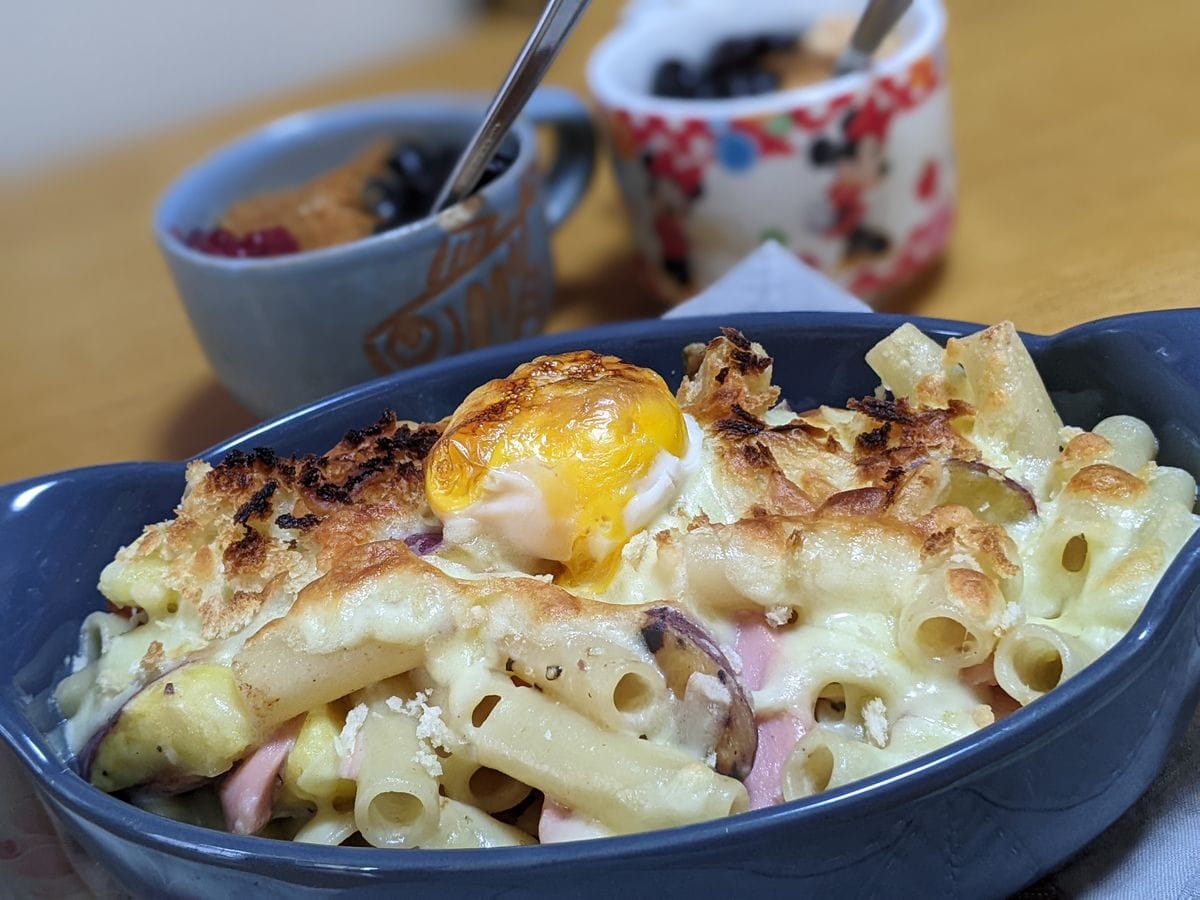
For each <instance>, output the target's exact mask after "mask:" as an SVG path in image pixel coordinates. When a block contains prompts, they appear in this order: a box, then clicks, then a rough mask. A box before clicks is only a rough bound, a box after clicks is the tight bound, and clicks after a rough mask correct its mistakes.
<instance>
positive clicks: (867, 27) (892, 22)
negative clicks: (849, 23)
mask: <svg viewBox="0 0 1200 900" xmlns="http://www.w3.org/2000/svg"><path fill="white" fill-rule="evenodd" d="M911 5H912V0H868V2H867V8H866V9H864V10H863V14H862V16H861V17H860V18H859V20H858V24H857V25H855V26H854V34H852V35H851V36H850V46H849V47H847V48H846V49H845V50H843V51H842V53H841V55H840V56H839V57H838V58H837V62H835V63H834V64H833V74H834V75H848V74H850V73H851V72H859V71H862V70H863V69H866V68H869V67H870V65H871V57H872V56H874V55H875V51H876V50H878V49H879V45H880V44H882V43H883V39H884V38H885V37H887V36H888V32H890V31H891V30H892V29H893V28H894V27H895V26H896V23H897V22H899V21H900V17H901V16H902V15H904V12H905V10H907V9H908V8H909V6H911Z"/></svg>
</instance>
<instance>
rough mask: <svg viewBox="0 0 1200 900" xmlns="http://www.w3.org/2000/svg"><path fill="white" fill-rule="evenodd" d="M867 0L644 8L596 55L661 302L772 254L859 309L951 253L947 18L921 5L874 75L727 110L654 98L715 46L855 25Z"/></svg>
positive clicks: (728, 103) (710, 2)
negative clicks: (671, 74) (674, 73)
mask: <svg viewBox="0 0 1200 900" xmlns="http://www.w3.org/2000/svg"><path fill="white" fill-rule="evenodd" d="M862 6H863V3H862V0H809V2H806V3H804V4H798V3H796V2H794V0H790V2H785V0H757V2H753V3H731V2H728V0H687V2H676V3H671V4H666V3H663V4H660V5H658V6H650V5H648V4H642V5H641V6H639V7H638V8H637V11H636V14H631V15H629V16H627V18H626V21H625V23H624V24H623V25H622V26H621V27H620V28H619V29H618V30H617V31H615V32H613V33H612V34H610V35H609V36H608V37H607V38H606V39H605V40H604V41H603V42H602V43H601V44H600V45H599V47H597V49H596V51H595V52H594V53H593V54H592V57H591V60H590V61H589V64H588V82H589V86H590V88H591V90H592V93H593V94H594V96H595V97H596V99H597V101H598V103H599V105H600V108H601V111H602V113H603V119H604V121H605V123H606V126H607V129H608V132H609V136H610V146H611V149H612V152H613V159H614V166H615V168H616V173H617V179H618V182H619V184H620V187H621V192H622V194H623V195H624V198H625V202H626V206H627V208H628V211H629V214H630V217H631V219H632V225H633V229H634V234H635V240H636V245H637V249H638V255H639V257H640V259H641V262H642V264H643V266H644V268H645V271H646V273H647V275H648V276H649V280H650V283H651V285H652V286H653V288H654V289H655V291H656V292H657V293H658V294H659V295H660V296H662V297H663V298H664V299H666V300H668V301H676V300H680V299H683V298H684V297H687V296H690V295H691V294H693V293H695V292H696V291H697V290H699V289H702V288H704V287H705V286H707V285H708V284H711V283H712V282H713V281H714V280H716V279H717V278H718V277H720V275H721V274H722V273H723V272H725V271H726V270H727V269H728V268H730V267H731V266H732V265H733V264H734V263H736V262H737V261H738V260H739V259H741V258H742V257H744V256H745V255H746V254H747V253H749V252H750V251H751V250H753V249H754V248H755V247H756V246H758V245H759V244H761V243H762V242H763V241H765V240H776V241H778V242H780V243H781V244H783V245H784V246H785V247H787V248H788V249H789V250H791V251H792V252H793V253H795V254H796V255H797V256H798V257H799V258H800V259H802V260H804V261H805V262H807V263H809V264H810V265H812V266H814V267H815V268H818V269H820V270H821V271H823V272H824V273H826V274H827V275H829V276H830V277H831V278H833V279H835V280H836V281H838V282H840V283H841V284H843V285H845V286H846V287H847V288H848V289H849V290H851V291H852V292H853V293H855V294H857V295H858V296H860V297H863V298H865V299H868V300H872V299H876V300H877V299H878V298H880V297H882V296H885V295H886V294H888V293H889V292H892V291H894V290H895V289H897V288H899V287H900V286H902V285H903V284H905V283H906V282H908V281H910V280H911V279H912V278H913V277H914V276H916V275H917V274H919V273H920V272H921V271H922V270H924V269H925V268H926V267H928V266H929V265H930V264H931V263H933V262H934V261H935V260H936V259H937V258H938V257H939V256H940V255H941V254H942V252H943V250H944V249H945V246H946V243H947V240H948V238H949V234H950V229H951V225H952V223H953V220H954V202H955V180H956V179H955V164H954V154H953V147H952V143H951V134H950V103H949V92H948V88H947V83H946V59H945V46H944V39H945V29H946V17H945V12H944V10H943V8H942V6H941V3H940V2H939V0H915V2H914V3H913V5H912V7H911V8H910V10H909V11H908V13H907V14H906V15H905V17H904V18H903V19H902V20H901V22H900V24H899V26H898V27H897V32H898V36H899V38H900V44H899V48H898V49H897V50H896V51H895V52H894V53H892V54H890V55H888V56H886V57H885V58H883V59H881V60H880V61H879V62H877V63H876V64H875V65H874V67H873V68H872V70H871V71H869V72H865V73H857V74H853V75H847V76H844V77H841V78H835V79H830V80H827V81H823V82H820V83H818V84H813V85H807V86H804V87H799V88H795V89H792V90H787V91H776V92H772V93H769V94H762V95H758V96H752V97H743V98H736V99H728V100H679V99H671V98H663V97H656V96H653V95H652V94H651V93H650V84H651V81H652V78H653V75H654V71H655V69H656V67H657V66H658V65H659V64H660V63H661V62H662V61H664V60H666V59H670V58H675V59H681V60H684V61H686V62H691V63H697V62H700V61H701V59H702V57H703V56H704V55H705V54H706V53H707V52H708V51H709V50H710V49H711V48H712V47H713V46H715V45H716V44H717V43H718V42H720V41H721V40H723V39H725V38H729V37H738V36H747V35H752V34H757V33H763V32H786V31H793V32H795V31H799V30H800V29H802V28H803V27H805V26H806V25H809V24H811V23H813V22H815V21H817V20H820V19H822V18H824V17H828V16H835V15H840V16H847V15H856V14H857V13H858V12H859V11H860V10H861V8H862Z"/></svg>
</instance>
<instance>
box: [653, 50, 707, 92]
mask: <svg viewBox="0 0 1200 900" xmlns="http://www.w3.org/2000/svg"><path fill="white" fill-rule="evenodd" d="M699 81H700V75H699V73H698V72H697V71H696V70H695V69H693V68H692V67H691V66H689V65H688V64H687V63H685V62H683V61H682V60H678V59H668V60H667V61H666V62H664V63H661V64H660V65H659V66H658V68H657V69H655V71H654V81H653V83H652V85H651V88H650V92H651V93H652V94H654V95H655V96H657V97H677V98H681V99H685V100H686V99H688V98H690V97H694V96H696V87H697V85H698V83H699Z"/></svg>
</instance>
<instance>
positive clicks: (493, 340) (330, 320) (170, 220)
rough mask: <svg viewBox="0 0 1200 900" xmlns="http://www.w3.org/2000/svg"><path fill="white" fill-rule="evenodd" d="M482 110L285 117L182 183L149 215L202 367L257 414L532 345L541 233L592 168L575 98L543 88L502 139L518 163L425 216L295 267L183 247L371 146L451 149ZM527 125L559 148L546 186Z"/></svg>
mask: <svg viewBox="0 0 1200 900" xmlns="http://www.w3.org/2000/svg"><path fill="white" fill-rule="evenodd" d="M482 112H483V104H482V102H481V101H480V100H479V99H477V98H467V97H463V96H424V97H419V96H402V97H394V98H388V99H380V100H373V101H369V102H364V103H356V104H350V105H344V106H337V107H331V108H328V109H322V110H315V111H312V112H304V113H298V114H296V115H293V116H289V117H287V118H284V119H280V120H278V121H276V122H274V123H272V124H270V125H267V126H266V127H264V128H263V129H261V130H259V131H256V132H254V133H253V134H250V135H248V136H247V137H245V138H242V139H241V140H239V141H237V142H235V143H233V144H231V145H229V146H227V147H225V148H223V149H222V150H220V151H218V152H217V153H215V154H213V155H212V156H210V157H208V158H207V159H205V160H204V161H202V162H201V163H199V164H198V165H197V166H195V167H194V168H192V169H191V170H189V171H188V172H186V173H185V174H184V175H183V176H182V177H181V178H180V179H179V180H178V181H176V182H175V183H174V184H173V185H172V186H171V188H170V189H169V190H168V191H167V193H166V194H165V196H164V197H163V198H162V200H161V201H160V203H159V206H158V209H157V211H156V213H155V235H156V238H157V240H158V245H159V247H160V249H161V250H162V252H163V255H164V256H165V257H166V260H167V264H168V266H169V267H170V270H171V275H172V277H173V278H174V280H175V284H176V287H177V288H178V289H179V293H180V295H181V296H182V297H183V301H184V305H185V307H186V308H187V313H188V316H189V318H190V319H191V322H192V326H193V328H194V329H195V331H196V335H197V337H198V338H199V340H200V344H201V346H202V347H203V348H204V352H205V355H206V356H207V357H208V360H209V362H210V363H211V364H212V367H213V369H215V370H216V373H217V376H218V377H219V378H220V380H221V381H222V383H224V384H225V386H226V387H228V388H229V390H230V391H231V392H232V393H233V394H234V395H235V396H236V397H237V398H238V399H239V400H240V401H241V402H242V403H244V404H245V405H246V406H247V407H249V408H250V409H251V410H253V411H254V412H256V413H258V414H260V415H268V414H272V413H276V412H280V411H282V410H285V409H289V408H291V407H293V406H297V405H299V404H301V403H304V402H306V401H309V400H313V399H315V398H317V397H320V396H322V395H324V394H327V393H330V392H332V391H335V390H338V389H339V388H343V387H347V386H349V385H351V384H356V383H358V382H361V381H365V380H367V379H370V378H372V377H375V376H377V375H384V374H387V373H388V372H392V371H395V370H398V369H403V368H408V367H410V366H414V365H418V364H420V363H424V362H429V361H430V360H433V359H437V358H439V357H442V356H447V355H450V354H453V353H459V352H462V351H464V350H470V349H475V348H477V347H483V346H487V345H489V344H498V343H503V342H505V341H510V340H514V339H517V338H521V337H529V336H531V335H534V334H536V333H538V332H539V331H540V330H541V328H542V325H543V324H544V322H545V319H546V316H547V314H548V313H549V310H550V304H551V300H552V293H553V278H554V270H553V265H552V262H551V258H550V243H549V239H550V233H551V231H553V229H554V228H556V227H557V226H558V225H559V224H561V223H562V221H563V220H564V219H565V218H566V217H567V215H568V214H569V213H570V212H571V210H572V209H574V207H575V205H576V204H577V203H578V201H579V199H580V197H581V196H582V195H583V193H584V191H585V190H586V188H587V185H588V182H589V180H590V178H591V174H592V168H593V163H594V155H595V151H594V144H595V140H594V132H593V128H592V124H591V121H590V120H589V117H588V113H587V109H586V108H585V107H584V105H583V104H582V102H581V101H580V100H579V99H578V98H577V97H575V95H573V94H571V93H569V92H567V91H563V90H558V89H553V88H544V89H542V90H540V91H538V93H537V94H536V95H535V96H534V99H533V101H532V102H531V103H530V105H529V107H528V108H527V110H526V114H525V115H524V116H523V117H522V119H521V120H520V121H519V122H518V123H517V125H516V127H515V128H514V129H513V131H512V132H511V133H510V134H509V136H508V137H507V138H506V147H507V148H508V149H510V150H511V151H513V152H515V161H514V162H513V163H512V165H511V166H510V167H509V169H508V170H507V171H505V172H504V174H502V175H501V176H500V177H499V178H497V179H496V180H495V181H493V182H491V183H490V184H488V185H487V186H486V187H485V188H483V189H482V190H481V191H478V192H477V193H476V194H474V195H473V196H471V197H469V198H468V199H467V200H466V201H464V202H463V203H461V204H459V205H457V206H455V207H453V208H451V209H450V210H447V211H445V212H443V213H441V214H440V215H438V216H436V217H430V218H425V219H422V220H420V221H418V222H414V223H412V224H410V225H406V226H403V227H401V228H398V229H395V230H392V231H388V232H384V233H382V234H378V235H374V236H372V237H369V238H364V239H363V240H359V241H354V242H353V243H349V244H342V245H339V246H335V247H328V248H325V249H321V250H314V251H310V252H306V253H299V254H293V255H290V256H278V257H270V258H265V259H230V258H227V257H219V256H209V255H206V254H202V253H199V252H197V251H195V250H192V249H190V248H189V247H187V246H186V245H185V244H184V243H183V241H182V240H180V238H179V233H180V232H184V233H186V232H187V231H189V230H190V229H192V228H209V227H213V226H214V225H215V223H216V222H217V221H219V219H220V217H221V215H222V214H223V212H224V210H225V209H226V208H227V207H228V206H229V205H230V204H232V203H234V202H236V201H238V200H242V199H244V198H246V197H251V196H254V195H255V194H258V193H261V192H264V191H271V190H277V189H280V188H284V187H289V186H293V185H296V184H300V183H302V182H304V181H307V180H308V179H310V178H312V177H314V176H316V175H318V174H320V173H323V172H326V171H329V170H330V169H333V168H336V167H337V166H339V165H341V164H343V163H345V162H347V161H349V160H350V159H352V158H353V157H354V156H355V155H357V154H358V153H360V152H361V151H362V150H364V149H365V148H366V147H367V146H368V145H369V144H370V143H371V142H372V141H374V140H377V139H378V138H380V137H396V138H411V139H420V140H422V141H424V142H429V143H437V144H447V145H454V146H461V145H462V144H463V143H465V141H466V139H467V138H468V137H469V135H470V134H471V132H472V131H473V130H474V128H475V126H476V124H477V123H478V122H479V119H480V117H481V115H482ZM535 125H546V126H548V127H550V128H551V129H552V130H553V131H554V132H555V135H556V138H557V148H556V151H555V157H554V159H553V160H552V161H551V163H550V165H549V169H548V170H547V171H546V172H545V173H544V174H543V173H542V172H540V171H539V169H538V165H537V155H538V148H537V140H536V134H535V128H534V126H535Z"/></svg>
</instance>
